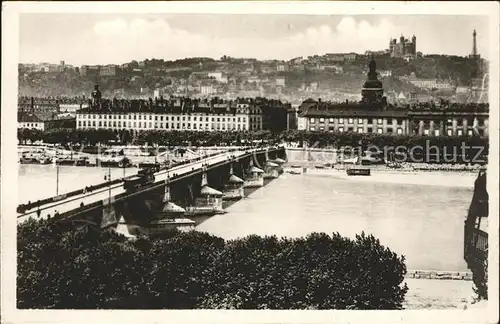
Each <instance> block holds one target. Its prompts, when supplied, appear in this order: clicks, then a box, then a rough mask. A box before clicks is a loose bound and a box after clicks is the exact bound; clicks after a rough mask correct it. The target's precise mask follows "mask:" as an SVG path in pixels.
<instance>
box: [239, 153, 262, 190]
mask: <svg viewBox="0 0 500 324" xmlns="http://www.w3.org/2000/svg"><path fill="white" fill-rule="evenodd" d="M254 157H255V155H254ZM248 173H249V174H248V176H247V177H246V178H245V184H244V187H245V188H258V187H262V186H264V177H263V173H264V170H262V169H260V168H258V167H256V166H255V165H254V159H250V168H249V169H248Z"/></svg>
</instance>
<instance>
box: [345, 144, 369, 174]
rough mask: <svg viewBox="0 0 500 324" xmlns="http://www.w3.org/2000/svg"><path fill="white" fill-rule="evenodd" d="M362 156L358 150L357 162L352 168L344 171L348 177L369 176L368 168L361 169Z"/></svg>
mask: <svg viewBox="0 0 500 324" xmlns="http://www.w3.org/2000/svg"><path fill="white" fill-rule="evenodd" d="M362 165H363V154H362V152H361V150H360V152H359V156H358V159H357V161H356V162H355V164H354V165H353V166H352V167H350V168H349V167H348V168H347V169H346V173H347V175H348V176H370V175H371V170H370V168H368V167H363V166H362Z"/></svg>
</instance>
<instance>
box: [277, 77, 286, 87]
mask: <svg viewBox="0 0 500 324" xmlns="http://www.w3.org/2000/svg"><path fill="white" fill-rule="evenodd" d="M276 86H277V87H279V86H281V87H284V86H285V78H276Z"/></svg>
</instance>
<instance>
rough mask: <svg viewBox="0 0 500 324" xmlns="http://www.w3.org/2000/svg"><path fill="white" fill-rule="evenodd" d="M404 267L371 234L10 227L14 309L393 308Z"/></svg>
mask: <svg viewBox="0 0 500 324" xmlns="http://www.w3.org/2000/svg"><path fill="white" fill-rule="evenodd" d="M405 273H406V266H405V264H404V257H398V256H397V255H396V254H395V253H393V252H391V251H390V250H389V249H387V248H385V247H383V246H382V245H381V244H380V242H379V241H378V240H377V239H375V238H374V237H373V236H371V235H370V236H366V235H365V234H364V233H362V234H361V235H359V236H357V237H356V239H355V240H351V239H347V238H344V237H341V236H340V235H339V234H333V235H332V236H329V235H326V234H318V233H313V234H310V235H309V236H307V237H304V238H296V239H290V238H281V239H278V238H277V237H275V236H266V237H260V236H257V235H251V236H248V237H246V238H242V239H236V240H231V241H224V240H223V239H221V238H218V237H215V236H212V235H210V234H207V233H201V232H196V231H194V232H189V233H179V232H173V233H171V234H169V235H168V237H164V238H148V237H140V238H138V239H137V240H135V241H127V240H126V239H125V238H124V237H122V236H120V235H118V234H116V233H113V232H104V233H101V232H98V231H96V230H94V229H92V228H89V227H85V228H77V229H75V228H73V227H70V225H54V224H51V223H49V222H47V221H35V220H29V221H27V222H26V223H24V224H21V225H19V226H18V278H17V283H18V285H17V287H18V288H17V289H18V291H17V302H18V307H19V308H55V309H61V308H63V309H64V308H81V309H95V308H140V309H144V308H152V309H160V308H168V309H193V308H210V309H400V308H401V307H402V303H403V300H404V296H405V293H406V291H407V287H406V284H403V281H404V275H405Z"/></svg>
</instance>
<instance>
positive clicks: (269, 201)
mask: <svg viewBox="0 0 500 324" xmlns="http://www.w3.org/2000/svg"><path fill="white" fill-rule="evenodd" d="M391 176H392V177H394V178H395V179H394V181H393V182H389V181H388V180H387V177H391ZM425 176H427V177H430V179H431V180H429V179H427V183H429V185H425V184H422V183H425V182H426V181H425V180H423V179H422V178H421V177H425ZM457 177H460V178H459V179H454V178H457ZM370 178H371V177H364V178H363V180H359V181H358V180H357V179H361V177H359V178H356V180H351V179H350V178H349V179H347V178H344V177H341V176H335V175H326V174H325V173H313V172H311V173H307V174H303V175H290V174H284V175H282V176H281V177H280V178H278V179H276V180H273V181H272V182H270V183H269V184H268V185H267V186H265V187H263V188H260V189H258V190H256V191H255V192H253V193H252V194H251V195H250V196H249V197H247V198H245V199H243V200H241V201H239V202H237V203H235V204H233V205H231V206H230V207H228V209H227V211H228V213H227V214H224V215H218V216H215V217H212V218H210V219H208V220H206V221H204V222H203V223H202V224H200V225H199V226H198V230H201V231H206V232H209V233H211V234H214V235H217V236H221V237H223V238H226V239H231V238H236V237H243V236H246V235H250V234H259V235H277V236H288V237H299V236H303V235H307V234H309V233H311V232H326V233H333V232H339V233H340V234H341V235H344V236H348V237H354V236H355V235H356V234H359V233H361V231H365V233H369V234H370V233H371V234H373V235H374V236H375V237H377V238H379V239H380V242H381V244H383V245H384V246H387V247H389V248H390V249H391V250H392V251H394V252H396V253H398V254H403V255H405V256H406V264H407V267H408V269H422V270H446V271H455V270H456V271H466V270H467V267H466V264H465V262H464V261H463V224H464V219H465V216H466V212H467V209H468V207H469V204H470V200H471V198H472V191H473V183H474V179H475V175H473V174H464V175H457V174H432V175H430V174H418V175H417V174H410V175H384V178H385V181H384V182H379V181H372V180H371V179H370ZM405 179H406V180H409V182H412V183H411V184H405V183H403V182H404V180H405ZM438 179H439V180H438ZM412 180H414V181H412ZM453 180H456V181H455V183H456V184H457V186H456V187H455V186H452V185H451V184H452V183H453ZM413 182H418V183H419V184H414V183H413ZM440 184H442V185H440Z"/></svg>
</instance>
